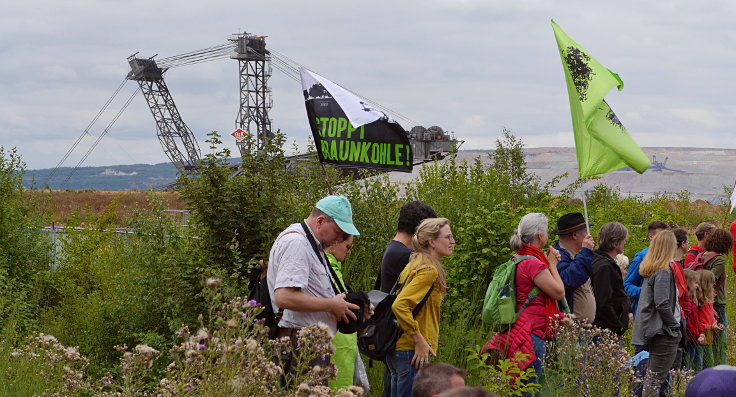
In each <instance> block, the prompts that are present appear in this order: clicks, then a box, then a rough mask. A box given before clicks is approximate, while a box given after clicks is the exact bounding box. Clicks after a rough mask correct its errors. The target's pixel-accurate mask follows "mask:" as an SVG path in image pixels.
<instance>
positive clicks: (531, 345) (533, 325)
mask: <svg viewBox="0 0 736 397" xmlns="http://www.w3.org/2000/svg"><path fill="white" fill-rule="evenodd" d="M548 230H549V226H548V220H547V216H546V215H544V214H541V213H530V214H526V215H524V217H522V218H521V220H520V221H519V226H518V227H517V229H516V230H514V235H513V236H511V240H510V242H509V243H510V245H511V249H513V250H514V251H516V254H517V255H529V256H532V258H528V259H525V260H523V261H521V262H519V264H518V265H517V268H516V309H517V311H518V310H519V309H520V308H521V306H522V305H523V304H524V302H526V300H527V297H528V296H529V293H530V292H531V291H532V290H533V289H534V287H539V289H540V290H541V292H540V293H539V295H537V297H536V298H535V299H534V300H532V301H531V302H530V303H529V304H528V305H527V306H526V308H525V309H524V310H523V311H522V312H521V313H520V314H519V317H518V319H517V320H516V322H515V323H514V325H513V326H512V327H511V329H510V330H509V331H507V332H503V333H497V334H496V335H494V336H493V338H491V340H490V341H488V343H487V344H486V345H485V346H484V348H483V350H484V351H485V350H488V349H494V350H498V351H500V352H502V353H503V355H504V356H505V357H507V358H513V357H514V356H515V355H516V352H521V353H525V354H528V355H529V357H528V359H527V361H525V362H523V363H520V366H521V367H522V368H521V369H526V368H527V367H529V366H531V367H532V368H533V369H534V371H535V372H536V374H537V377H540V376H541V375H542V367H543V362H544V356H545V354H546V353H547V350H546V348H545V345H544V342H545V341H546V340H547V339H548V338H549V337H551V336H552V334H553V332H552V331H553V328H552V327H551V326H550V322H552V321H556V320H559V319H561V317H562V313H560V312H559V311H558V310H557V300H560V299H563V298H564V297H565V286H564V285H563V283H562V279H560V275H559V273H557V262H558V261H559V260H560V253H559V252H557V250H556V249H554V248H553V247H549V249H548V250H547V252H546V253H545V252H542V249H544V248H545V247H546V246H547V242H548V239H549V238H548ZM530 381H531V382H535V383H538V382H537V380H536V379H531V380H530Z"/></svg>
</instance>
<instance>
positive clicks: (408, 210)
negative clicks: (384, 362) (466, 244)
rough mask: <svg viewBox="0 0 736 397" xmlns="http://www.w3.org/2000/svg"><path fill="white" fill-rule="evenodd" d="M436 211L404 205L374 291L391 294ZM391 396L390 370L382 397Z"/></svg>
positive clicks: (416, 203)
mask: <svg viewBox="0 0 736 397" xmlns="http://www.w3.org/2000/svg"><path fill="white" fill-rule="evenodd" d="M436 217H437V213H436V212H435V211H434V209H433V208H432V207H430V206H428V205H427V204H424V203H422V202H421V201H411V202H409V203H406V204H404V206H403V207H401V211H400V212H399V224H398V227H397V228H396V229H397V231H396V235H395V236H394V239H393V240H391V242H390V243H389V244H388V247H386V251H384V253H383V261H381V271H380V273H378V278H377V279H376V285H375V287H374V289H380V290H381V291H383V292H390V291H391V288H393V286H394V284H396V280H397V279H398V278H399V275H400V274H401V272H402V271H403V270H404V267H406V265H407V264H408V263H409V257H410V256H411V253H412V252H414V251H413V250H412V244H411V239H412V237H414V233H415V232H416V231H417V226H419V224H420V223H422V221H423V220H425V219H427V218H436ZM390 395H391V374H390V373H389V371H388V368H386V370H385V371H384V373H383V394H382V397H388V396H390Z"/></svg>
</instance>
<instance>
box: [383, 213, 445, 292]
mask: <svg viewBox="0 0 736 397" xmlns="http://www.w3.org/2000/svg"><path fill="white" fill-rule="evenodd" d="M436 217H437V213H436V212H435V211H434V209H433V208H432V207H430V206H428V205H427V204H424V203H422V202H421V201H412V202H409V203H407V204H405V205H404V206H403V207H401V212H399V224H398V227H397V232H396V235H395V236H394V239H393V240H391V242H390V243H389V244H388V247H387V248H386V251H385V252H384V253H383V261H381V273H380V274H379V276H378V280H376V289H380V290H381V291H383V292H389V291H391V288H392V287H393V286H394V284H395V283H396V280H397V279H398V278H399V275H400V274H401V272H402V271H403V270H404V267H406V264H407V263H409V256H411V253H412V252H413V250H412V245H411V239H412V237H413V236H414V232H415V231H416V230H417V226H419V224H420V223H422V221H423V220H425V219H427V218H436Z"/></svg>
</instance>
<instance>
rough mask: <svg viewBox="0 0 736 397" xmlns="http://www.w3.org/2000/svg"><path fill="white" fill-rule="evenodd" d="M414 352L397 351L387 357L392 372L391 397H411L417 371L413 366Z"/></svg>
mask: <svg viewBox="0 0 736 397" xmlns="http://www.w3.org/2000/svg"><path fill="white" fill-rule="evenodd" d="M413 357H414V350H396V351H395V352H393V353H391V354H390V355H389V356H388V357H386V366H387V367H388V370H389V372H391V397H411V387H412V385H413V384H414V376H415V375H416V374H417V369H416V368H414V366H412V365H411V359H412V358H413Z"/></svg>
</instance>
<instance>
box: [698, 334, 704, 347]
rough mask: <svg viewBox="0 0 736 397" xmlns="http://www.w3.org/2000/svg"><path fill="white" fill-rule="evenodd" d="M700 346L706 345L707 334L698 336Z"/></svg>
mask: <svg viewBox="0 0 736 397" xmlns="http://www.w3.org/2000/svg"><path fill="white" fill-rule="evenodd" d="M698 344H700V345H704V344H705V334H700V336H698Z"/></svg>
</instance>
